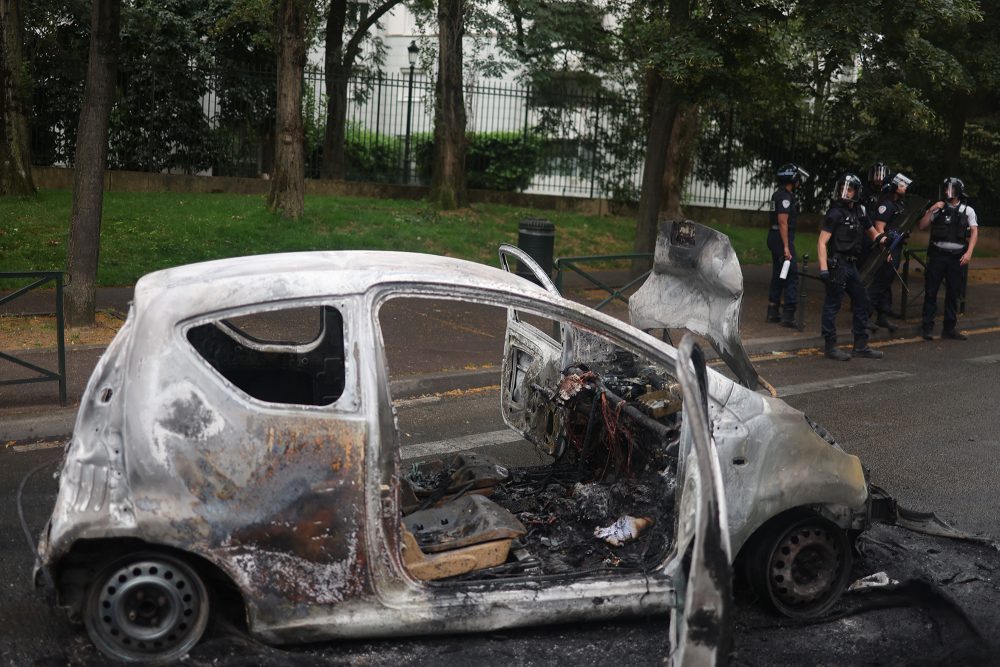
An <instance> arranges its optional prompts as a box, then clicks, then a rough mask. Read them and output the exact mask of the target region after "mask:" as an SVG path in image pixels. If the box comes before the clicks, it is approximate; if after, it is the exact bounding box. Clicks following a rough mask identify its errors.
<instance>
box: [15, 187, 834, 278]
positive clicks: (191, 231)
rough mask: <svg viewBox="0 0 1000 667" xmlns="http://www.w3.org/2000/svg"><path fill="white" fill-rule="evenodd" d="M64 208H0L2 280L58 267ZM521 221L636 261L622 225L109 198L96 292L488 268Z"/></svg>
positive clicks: (742, 231)
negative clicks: (285, 260)
mask: <svg viewBox="0 0 1000 667" xmlns="http://www.w3.org/2000/svg"><path fill="white" fill-rule="evenodd" d="M70 205H71V193H70V192H69V191H67V190H46V191H42V192H40V193H39V194H38V196H37V197H35V198H28V199H23V198H0V220H2V221H3V223H2V227H0V271H30V270H59V269H62V268H64V267H65V258H66V243H67V239H68V224H69V223H68V221H69V215H70ZM526 217H543V218H548V219H549V220H551V221H552V222H553V224H555V226H556V236H555V256H556V257H568V256H576V255H603V254H620V253H630V252H632V244H633V239H634V236H635V220H634V219H633V218H626V217H619V216H595V215H581V214H578V213H569V212H561V211H550V210H538V209H524V208H518V207H514V206H503V205H498V204H476V205H474V206H473V207H471V208H470V209H466V210H463V211H458V212H449V213H442V212H439V211H436V210H435V209H433V208H432V207H431V206H430V205H428V204H426V203H424V202H414V201H402V200H387V199H362V198H356V197H320V196H309V197H306V200H305V215H304V217H303V218H302V219H301V220H298V221H290V220H286V219H284V218H281V217H279V216H276V215H272V214H270V213H268V212H267V211H266V210H265V208H264V198H263V196H256V195H231V194H186V193H184V194H182V193H170V192H160V193H127V192H109V193H106V194H105V197H104V222H103V225H102V228H101V254H100V264H99V270H98V283H99V284H100V285H102V286H116V285H131V284H133V283H135V281H136V280H137V279H138V278H139V277H140V276H142V275H143V274H145V273H148V272H150V271H154V270H157V269H162V268H166V267H170V266H177V265H180V264H188V263H191V262H198V261H203V260H208V259H217V258H220V257H233V256H238V255H253V254H260V253H270V252H284V251H293V250H341V249H372V250H407V251H415V252H428V253H433V254H439V255H448V256H452V257H462V258H465V259H471V260H474V261H477V262H483V263H487V264H492V265H496V264H497V255H496V248H497V246H498V245H499V244H500V243H503V242H510V243H516V241H517V226H518V221H519V220H521V219H522V218H526ZM723 231H724V232H725V233H727V234H729V235H730V238H731V239H732V241H733V246H734V247H735V248H736V250H737V253H738V254H739V256H740V261H742V262H744V263H761V262H768V261H770V257H769V255H768V252H767V248H766V245H765V236H766V233H767V232H766V230H765V229H757V228H753V229H752V228H743V227H729V228H725V229H723ZM797 245H798V246H799V252H800V253H801V252H803V251H805V252H808V250H805V249H806V248H809V247H815V245H816V238H815V235H808V234H802V235H800V236H799V238H798V239H797ZM810 254H812V253H810Z"/></svg>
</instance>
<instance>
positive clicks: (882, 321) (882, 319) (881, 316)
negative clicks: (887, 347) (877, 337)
mask: <svg viewBox="0 0 1000 667" xmlns="http://www.w3.org/2000/svg"><path fill="white" fill-rule="evenodd" d="M875 324H876V325H878V326H880V327H882V328H883V329H888V331H889V333H896V329H898V328H899V327H897V326H896V325H895V324H893V323H892V322H890V321H889V320H888V318H886V316H885V313H883V312H882V311H881V310H880V311H878V319H876V320H875Z"/></svg>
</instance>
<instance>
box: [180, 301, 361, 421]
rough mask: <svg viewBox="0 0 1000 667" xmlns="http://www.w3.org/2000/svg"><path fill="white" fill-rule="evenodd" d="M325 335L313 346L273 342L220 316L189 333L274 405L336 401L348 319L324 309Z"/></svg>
mask: <svg viewBox="0 0 1000 667" xmlns="http://www.w3.org/2000/svg"><path fill="white" fill-rule="evenodd" d="M318 311H319V316H320V324H321V326H320V333H319V337H318V338H317V339H316V341H314V342H313V343H310V344H308V345H296V344H293V343H287V342H283V343H277V344H276V343H272V342H268V341H263V340H261V339H259V338H256V337H254V336H252V335H250V334H249V333H247V332H246V331H243V330H241V329H240V328H238V327H237V326H236V325H235V324H233V323H231V322H229V321H227V320H220V321H218V322H209V323H207V324H202V325H200V326H197V327H193V328H192V329H191V330H190V331H188V334H187V337H188V341H189V342H190V343H191V344H192V345H193V346H194V348H195V350H197V351H198V353H199V354H200V355H201V356H202V357H204V358H205V360H206V361H208V363H210V364H211V365H212V367H213V368H215V370H217V371H218V372H219V373H220V374H221V375H222V376H223V377H225V378H226V379H227V380H229V381H230V382H232V383H233V384H234V385H236V386H237V387H238V388H239V389H241V390H242V391H244V392H246V393H247V394H249V395H250V396H252V397H253V398H256V399H259V400H261V401H267V402H269V403H282V404H294V405H330V404H331V403H334V402H335V401H336V400H337V399H338V398H339V397H340V395H341V394H342V393H343V392H344V373H345V369H344V320H343V317H342V316H341V314H340V312H339V311H338V310H337V309H336V308H333V307H331V306H322V307H320V308H319V309H318Z"/></svg>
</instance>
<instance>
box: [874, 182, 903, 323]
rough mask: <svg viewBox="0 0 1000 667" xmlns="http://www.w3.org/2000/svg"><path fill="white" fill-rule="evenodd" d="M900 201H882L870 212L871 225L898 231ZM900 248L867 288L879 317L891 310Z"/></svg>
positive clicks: (889, 199) (890, 198)
mask: <svg viewBox="0 0 1000 667" xmlns="http://www.w3.org/2000/svg"><path fill="white" fill-rule="evenodd" d="M903 209H904V206H903V202H902V201H894V200H893V197H892V196H889V197H886V198H885V199H883V200H882V201H881V202H879V204H878V205H877V206H876V208H874V209H872V210H871V211H870V217H871V218H872V225H875V223H878V222H884V223H885V228H884V231H887V232H888V231H897V232H898V231H899V224H898V223H899V214H900V213H902V212H903ZM902 254H903V253H902V246H900V249H899V250H897V251H896V254H895V255H893V257H892V264H890V263H889V262H885V263H883V264H882V265H881V266H879V268H878V269H876V271H875V275H874V277H873V278H872V284H871V286H870V287H869V288H868V302H869V303H870V304H871V307H872V308H874V309H875V310H877V311H878V313H879V317H880V318H881V317H883V316H884V313H887V312H889V311H890V310H891V309H892V281H893V279H894V278H895V277H896V270H897V269H899V262H900V259H901V258H902Z"/></svg>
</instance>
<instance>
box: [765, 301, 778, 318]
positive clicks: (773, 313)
mask: <svg viewBox="0 0 1000 667" xmlns="http://www.w3.org/2000/svg"><path fill="white" fill-rule="evenodd" d="M767 321H768V322H780V321H781V314H780V313H779V312H778V304H776V303H769V304H767Z"/></svg>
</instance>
